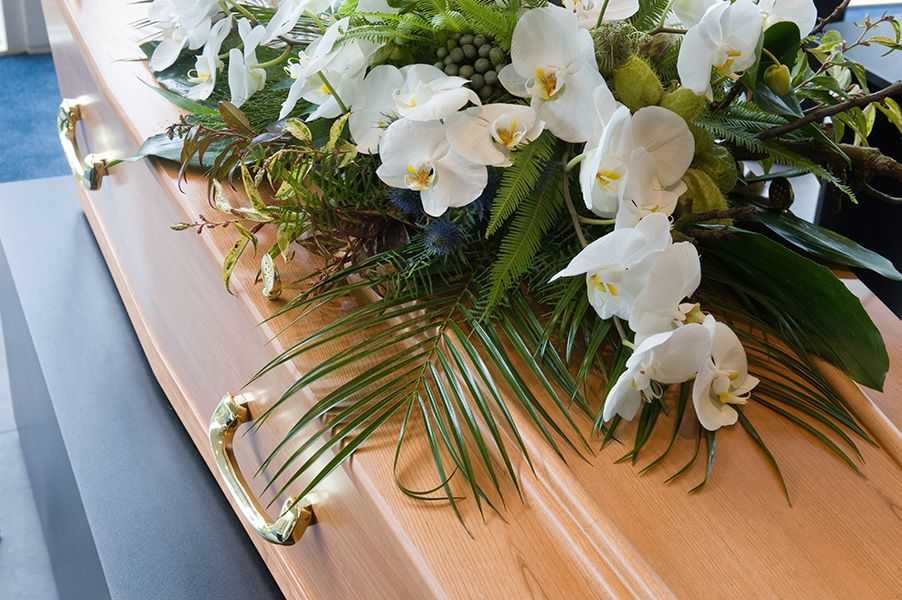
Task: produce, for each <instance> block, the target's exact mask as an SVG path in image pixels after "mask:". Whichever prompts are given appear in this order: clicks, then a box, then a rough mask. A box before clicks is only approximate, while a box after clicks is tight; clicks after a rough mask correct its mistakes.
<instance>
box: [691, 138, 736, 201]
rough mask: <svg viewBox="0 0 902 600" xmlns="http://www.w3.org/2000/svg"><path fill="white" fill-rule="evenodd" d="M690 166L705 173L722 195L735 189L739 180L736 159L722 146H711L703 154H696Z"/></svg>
mask: <svg viewBox="0 0 902 600" xmlns="http://www.w3.org/2000/svg"><path fill="white" fill-rule="evenodd" d="M692 166H693V167H694V168H696V169H700V170H702V171H704V172H705V173H707V174H708V176H709V177H710V178H711V180H712V181H714V183H716V184H717V187H718V188H720V191H722V192H724V193H726V192H729V191H730V190H732V189H733V188H734V187H736V180H737V179H738V178H739V170H738V169H737V168H736V159H735V158H733V155H732V154H730V151H729V150H727V149H726V148H724V147H723V146H716V145H712V146H711V148H709V149H708V150H706V151H705V152H702V153H701V154H696V155H695V158H694V159H693V160H692Z"/></svg>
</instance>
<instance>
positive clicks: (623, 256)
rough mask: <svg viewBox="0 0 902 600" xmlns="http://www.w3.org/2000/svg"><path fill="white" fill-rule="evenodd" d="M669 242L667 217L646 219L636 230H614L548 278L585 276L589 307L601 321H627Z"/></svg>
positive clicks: (658, 216) (657, 214) (656, 216)
mask: <svg viewBox="0 0 902 600" xmlns="http://www.w3.org/2000/svg"><path fill="white" fill-rule="evenodd" d="M671 242H672V239H671V236H670V221H669V219H668V218H667V216H666V215H663V214H660V213H655V214H651V215H648V216H647V217H645V218H644V219H642V220H641V221H639V223H638V224H637V225H636V227H631V228H624V229H615V230H614V231H612V232H611V233H608V234H607V235H604V236H602V237H600V238H598V239H597V240H595V241H594V242H592V243H591V244H589V245H588V246H586V247H585V248H583V250H582V251H581V252H580V253H579V254H577V255H576V256H575V257H573V260H571V261H570V264H569V265H567V267H566V268H565V269H564V270H562V271H561V272H560V273H558V274H557V275H555V276H554V277H552V278H551V280H552V281H554V280H555V279H557V278H559V277H573V276H574V275H582V274H585V275H586V286H587V290H586V291H587V293H588V295H589V303H590V304H591V305H592V307H593V308H594V309H595V311H596V312H597V313H598V316H600V317H601V318H602V319H610V318H611V317H613V316H618V317H620V318H621V319H629V318H630V314H632V311H633V305H634V304H635V302H636V299H637V298H638V296H639V294H640V293H641V292H642V290H643V289H644V288H645V286H646V285H647V284H648V280H649V276H650V275H651V272H652V268H653V267H654V265H655V262H656V261H657V259H658V257H659V256H660V255H661V254H662V253H663V252H664V250H665V249H666V248H667V247H668V246H670V244H671Z"/></svg>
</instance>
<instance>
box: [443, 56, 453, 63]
mask: <svg viewBox="0 0 902 600" xmlns="http://www.w3.org/2000/svg"><path fill="white" fill-rule="evenodd" d="M443 62H444V63H445V64H446V65H453V64H454V59H453V58H451V56H446V57H445V60H444V61H443Z"/></svg>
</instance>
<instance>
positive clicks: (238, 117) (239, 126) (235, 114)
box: [219, 100, 254, 134]
mask: <svg viewBox="0 0 902 600" xmlns="http://www.w3.org/2000/svg"><path fill="white" fill-rule="evenodd" d="M219 114H220V115H222V120H223V121H225V122H226V125H228V126H229V127H231V128H232V129H234V130H235V131H238V132H241V133H245V134H252V133H254V130H253V128H252V127H251V122H250V121H248V120H247V115H245V114H244V113H243V112H242V111H241V109H240V108H238V107H237V106H235V105H234V104H232V103H231V102H228V101H227V100H220V101H219Z"/></svg>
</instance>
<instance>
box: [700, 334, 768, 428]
mask: <svg viewBox="0 0 902 600" xmlns="http://www.w3.org/2000/svg"><path fill="white" fill-rule="evenodd" d="M708 318H709V319H710V318H711V317H708ZM758 382H759V380H758V378H757V377H755V376H753V375H749V371H748V358H747V357H746V354H745V349H744V348H743V347H742V343H741V342H740V341H739V338H738V337H737V336H736V333H735V332H734V331H733V330H732V329H730V328H729V327H727V326H726V325H724V324H723V323H716V324H715V325H714V340H713V344H712V346H711V355H710V356H709V357H707V358H706V359H705V360H704V361H703V362H702V363H701V367H700V368H699V371H698V375H697V377H696V378H695V382H693V384H692V403H693V404H694V405H695V413H696V415H698V420H699V422H700V423H701V424H702V427H704V428H705V429H707V430H708V431H715V430H717V429H719V428H721V427H723V426H724V425H732V424H734V423H735V422H736V420H737V418H738V415H737V413H736V409H735V408H733V407H732V406H731V405H734V404H745V403H746V402H747V401H748V398H749V395H750V394H751V391H752V389H754V387H755V386H756V385H758Z"/></svg>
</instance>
